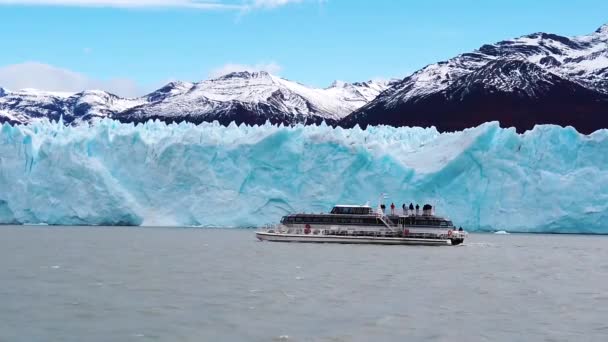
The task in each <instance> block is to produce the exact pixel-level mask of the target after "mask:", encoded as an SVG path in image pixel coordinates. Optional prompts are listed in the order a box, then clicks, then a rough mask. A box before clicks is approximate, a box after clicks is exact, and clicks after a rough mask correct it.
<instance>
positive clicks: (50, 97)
mask: <svg viewBox="0 0 608 342" xmlns="http://www.w3.org/2000/svg"><path fill="white" fill-rule="evenodd" d="M144 102H145V100H144V99H123V98H120V97H118V96H116V95H113V94H110V93H108V92H105V91H99V90H87V91H83V92H80V93H75V94H72V93H61V92H46V91H39V90H35V89H22V90H19V91H8V90H6V89H3V90H2V91H1V92H0V122H10V123H28V122H31V121H32V120H35V119H40V118H48V119H50V120H54V121H58V120H59V119H60V118H63V120H64V122H66V123H76V124H77V123H80V122H85V121H91V120H92V119H94V118H103V117H113V116H114V115H115V114H116V113H120V112H122V111H124V110H126V109H128V108H130V107H133V106H138V105H141V104H143V103H144Z"/></svg>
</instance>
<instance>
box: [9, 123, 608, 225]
mask: <svg viewBox="0 0 608 342" xmlns="http://www.w3.org/2000/svg"><path fill="white" fill-rule="evenodd" d="M607 169H608V131H605V130H602V131H598V132H596V133H594V134H592V135H589V136H585V135H581V134H578V133H577V132H576V131H575V130H574V129H573V128H571V127H568V128H561V127H557V126H549V125H546V126H537V127H536V128H535V129H533V130H531V131H528V132H526V133H524V134H521V135H519V134H517V133H516V132H515V131H514V130H513V129H503V128H500V127H499V125H498V123H496V122H493V123H487V124H484V125H481V126H479V127H476V128H472V129H468V130H465V131H463V132H455V133H443V134H440V133H438V132H437V131H436V130H435V129H434V128H430V129H422V128H392V127H372V128H369V129H367V130H361V129H359V128H358V127H357V128H354V129H349V130H346V129H342V128H336V129H334V128H331V127H327V126H325V125H321V126H307V127H303V126H296V127H282V126H271V125H264V126H255V127H248V126H236V125H230V126H229V127H223V126H220V125H218V124H202V125H199V126H195V125H192V124H179V125H176V124H173V125H166V124H164V123H160V122H148V123H146V124H143V125H137V126H134V125H132V124H120V123H118V122H115V121H111V120H104V121H101V122H99V123H98V124H96V125H95V126H86V125H85V126H78V127H65V126H63V125H62V124H61V123H49V122H45V121H42V122H36V123H33V124H31V125H28V126H14V127H13V126H10V125H8V124H5V125H3V126H2V127H1V132H0V222H1V223H9V224H10V223H13V224H38V223H46V224H65V225H80V224H82V225H89V224H92V225H120V224H126V225H172V226H173V225H177V226H230V227H249V226H257V225H262V224H265V223H273V222H277V221H278V220H279V219H280V217H281V216H282V215H283V214H286V213H289V212H296V211H304V212H322V211H328V210H329V209H331V206H332V205H333V204H336V203H342V204H363V203H365V202H368V201H369V202H370V204H372V205H376V203H377V200H378V197H379V194H380V193H383V192H384V193H387V194H388V196H389V197H388V199H387V202H388V203H389V204H390V203H391V202H394V203H395V204H396V205H397V207H399V208H400V207H401V204H403V203H406V204H409V203H410V202H414V203H420V204H424V203H427V202H428V203H431V204H435V205H436V208H437V209H436V210H437V214H442V215H446V216H449V217H450V218H451V219H452V220H453V221H454V222H455V224H456V225H458V226H463V227H464V228H466V229H468V230H491V231H496V230H505V231H509V232H514V231H534V232H584V233H608V224H607V222H608V200H607V199H608V170H607Z"/></svg>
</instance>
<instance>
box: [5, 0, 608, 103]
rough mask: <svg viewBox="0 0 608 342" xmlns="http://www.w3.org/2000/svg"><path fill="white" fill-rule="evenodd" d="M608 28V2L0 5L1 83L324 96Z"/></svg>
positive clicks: (90, 1) (62, 1) (130, 91)
mask: <svg viewBox="0 0 608 342" xmlns="http://www.w3.org/2000/svg"><path fill="white" fill-rule="evenodd" d="M210 7H211V8H210ZM607 22H608V1H605V0H577V1H576V2H574V1H555V0H534V1H529V0H528V1H523V0H509V1H506V0H503V1H490V0H488V1H483V0H478V1H474V0H460V1H454V0H426V1H405V0H404V1H397V0H375V1H353V0H350V1H347V0H323V1H319V0H231V1H228V0H225V1H222V0H215V2H214V3H209V2H208V3H202V2H196V3H195V2H193V1H192V0H24V1H19V0H0V32H2V43H1V44H2V45H1V46H2V50H1V51H2V53H0V86H4V87H7V88H9V89H11V88H15V87H18V88H23V87H34V88H43V89H47V90H73V89H74V88H78V87H96V88H106V89H107V90H111V91H114V92H116V93H119V94H120V95H136V94H141V93H144V92H146V91H149V90H152V89H154V88H157V87H159V86H161V85H162V84H164V83H166V82H167V81H169V80H176V79H179V80H186V81H198V80H202V79H206V78H208V77H210V76H214V75H218V74H221V73H222V72H226V71H230V70H237V69H268V70H270V71H271V72H273V73H276V74H279V75H280V76H283V77H285V78H288V79H292V80H297V81H299V82H301V83H304V84H307V85H311V86H318V87H325V86H327V85H329V84H330V83H331V81H333V80H334V79H340V80H344V81H350V82H352V81H361V80H368V79H373V78H392V77H399V78H402V77H404V76H406V75H408V74H409V73H411V72H413V71H415V70H417V69H419V68H421V67H423V66H425V65H427V64H430V63H434V62H436V61H439V60H444V59H447V58H450V57H452V56H454V55H456V54H458V53H462V52H466V51H470V50H472V49H475V48H478V47H479V46H481V45H482V44H484V43H492V42H496V41H499V40H503V39H508V38H512V37H516V36H520V35H523V34H528V33H533V32H538V31H544V32H552V33H557V34H561V35H580V34H587V33H591V32H593V31H594V30H595V29H597V28H598V27H599V26H600V25H602V24H604V23H607ZM41 76H44V77H41ZM40 78H44V79H45V80H40ZM62 78H63V79H62Z"/></svg>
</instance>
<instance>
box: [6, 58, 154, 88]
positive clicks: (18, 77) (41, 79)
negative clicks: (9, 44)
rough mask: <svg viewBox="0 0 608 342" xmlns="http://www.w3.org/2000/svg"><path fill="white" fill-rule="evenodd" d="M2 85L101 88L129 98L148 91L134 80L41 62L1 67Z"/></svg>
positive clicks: (12, 86) (14, 86)
mask: <svg viewBox="0 0 608 342" xmlns="http://www.w3.org/2000/svg"><path fill="white" fill-rule="evenodd" d="M0 86H1V87H5V88H8V89H12V90H19V89H24V88H35V89H40V90H47V91H61V92H79V91H83V90H87V89H101V90H106V91H109V92H111V93H114V94H116V95H119V96H125V97H134V96H139V95H142V94H143V93H144V91H143V89H141V88H140V87H139V85H138V84H137V83H136V82H135V81H133V80H131V79H125V78H114V79H109V80H98V79H94V78H91V77H88V76H86V75H84V74H82V73H78V72H74V71H71V70H68V69H63V68H59V67H56V66H52V65H48V64H44V63H38V62H26V63H21V64H12V65H7V66H4V67H0Z"/></svg>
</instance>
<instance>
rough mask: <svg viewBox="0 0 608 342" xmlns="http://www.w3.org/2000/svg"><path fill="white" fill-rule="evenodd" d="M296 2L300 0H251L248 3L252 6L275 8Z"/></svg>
mask: <svg viewBox="0 0 608 342" xmlns="http://www.w3.org/2000/svg"><path fill="white" fill-rule="evenodd" d="M297 2H302V0H253V1H252V2H251V4H250V5H251V6H252V7H263V8H275V7H279V6H284V5H287V4H290V3H297Z"/></svg>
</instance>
